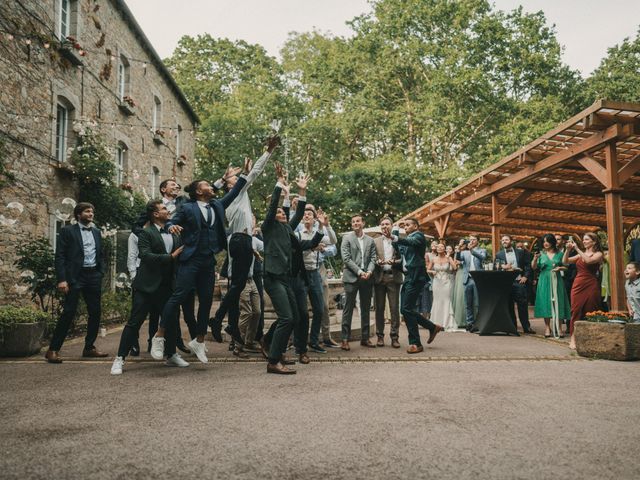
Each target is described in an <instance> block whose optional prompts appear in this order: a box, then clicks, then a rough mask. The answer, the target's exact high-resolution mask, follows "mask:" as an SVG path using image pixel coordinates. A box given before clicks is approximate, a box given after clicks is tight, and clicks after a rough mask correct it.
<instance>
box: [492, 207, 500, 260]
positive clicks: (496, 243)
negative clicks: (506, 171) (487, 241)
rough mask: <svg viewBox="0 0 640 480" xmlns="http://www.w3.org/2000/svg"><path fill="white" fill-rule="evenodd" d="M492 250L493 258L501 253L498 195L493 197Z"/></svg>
mask: <svg viewBox="0 0 640 480" xmlns="http://www.w3.org/2000/svg"><path fill="white" fill-rule="evenodd" d="M491 248H492V249H493V257H494V258H495V256H496V253H498V251H500V203H498V195H496V194H493V195H491Z"/></svg>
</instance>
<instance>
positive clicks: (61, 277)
mask: <svg viewBox="0 0 640 480" xmlns="http://www.w3.org/2000/svg"><path fill="white" fill-rule="evenodd" d="M91 233H92V234H93V238H94V240H95V242H96V269H97V270H98V271H99V272H100V274H104V264H103V263H102V241H101V240H102V239H101V236H100V230H98V229H97V228H96V227H91ZM83 263H84V247H83V246H82V234H81V233H80V224H79V223H76V224H75V225H67V226H66V227H64V228H63V229H62V230H60V236H59V237H58V242H57V248H56V257H55V267H56V277H57V279H58V283H59V282H68V283H69V285H73V284H74V283H76V282H77V281H78V276H79V274H80V270H81V269H82V265H83Z"/></svg>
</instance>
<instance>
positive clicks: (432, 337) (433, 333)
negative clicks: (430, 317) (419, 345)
mask: <svg viewBox="0 0 640 480" xmlns="http://www.w3.org/2000/svg"><path fill="white" fill-rule="evenodd" d="M442 330H444V328H442V327H441V326H440V325H436V326H435V328H434V329H433V330H432V331H431V333H430V334H429V340H427V344H429V343H431V342H433V341H434V340H435V338H436V335H437V334H438V332H441V331H442Z"/></svg>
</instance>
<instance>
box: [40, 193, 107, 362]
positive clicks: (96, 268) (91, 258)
mask: <svg viewBox="0 0 640 480" xmlns="http://www.w3.org/2000/svg"><path fill="white" fill-rule="evenodd" d="M73 215H74V217H75V219H76V220H77V222H78V223H76V224H75V225H68V226H66V227H64V228H63V229H62V230H61V231H60V236H59V237H58V242H57V248H56V257H55V268H56V277H57V279H58V290H59V291H60V292H62V293H63V294H64V295H65V298H64V302H63V303H64V305H63V310H62V315H60V318H59V319H58V323H57V324H56V329H55V331H54V332H53V337H52V339H51V344H50V345H49V350H47V353H46V354H45V356H44V357H45V358H46V360H47V362H49V363H62V359H61V358H60V356H59V355H58V352H59V351H60V348H62V344H63V343H64V339H65V338H66V336H67V333H68V332H69V327H70V326H71V322H72V321H73V319H74V317H75V316H76V311H77V309H78V300H79V299H80V295H82V296H83V298H84V301H85V303H86V304H87V313H88V315H89V319H88V321H87V335H86V336H85V339H84V350H83V352H82V356H83V357H106V356H107V354H106V353H102V352H99V351H98V350H96V347H95V346H94V345H93V344H94V342H95V341H96V338H97V337H98V330H99V329H100V301H101V297H102V275H103V273H104V265H103V263H102V255H101V249H102V242H101V238H100V230H98V229H97V228H96V227H95V226H94V225H93V215H94V208H93V205H91V204H90V203H86V202H80V203H78V204H77V205H76V206H75V208H74V209H73Z"/></svg>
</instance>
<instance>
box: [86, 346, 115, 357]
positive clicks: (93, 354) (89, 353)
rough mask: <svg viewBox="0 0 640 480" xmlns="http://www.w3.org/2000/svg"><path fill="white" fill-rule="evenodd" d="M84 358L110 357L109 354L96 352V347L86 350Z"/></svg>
mask: <svg viewBox="0 0 640 480" xmlns="http://www.w3.org/2000/svg"><path fill="white" fill-rule="evenodd" d="M82 356H83V357H85V358H104V357H108V356H109V354H108V353H104V352H100V351H98V350H96V347H91V348H85V349H84V350H83V351H82Z"/></svg>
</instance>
